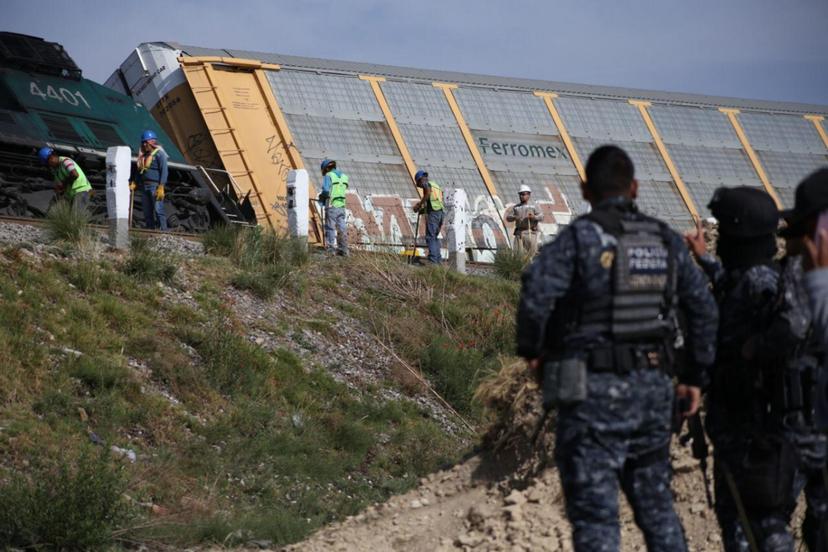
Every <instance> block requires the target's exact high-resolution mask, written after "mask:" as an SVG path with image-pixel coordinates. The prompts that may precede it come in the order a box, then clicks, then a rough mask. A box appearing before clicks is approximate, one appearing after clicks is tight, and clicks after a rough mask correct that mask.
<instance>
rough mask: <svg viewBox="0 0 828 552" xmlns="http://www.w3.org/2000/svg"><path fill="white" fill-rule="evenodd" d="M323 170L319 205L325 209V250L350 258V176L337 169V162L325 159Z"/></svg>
mask: <svg viewBox="0 0 828 552" xmlns="http://www.w3.org/2000/svg"><path fill="white" fill-rule="evenodd" d="M320 168H321V169H322V176H323V178H324V180H323V182H322V192H321V193H320V194H319V203H320V204H322V205H323V208H324V209H325V250H326V251H327V252H328V253H331V254H333V252H334V251H336V254H337V255H340V256H342V257H347V256H348V232H347V228H346V226H345V221H346V213H345V194H346V193H347V191H348V180H349V178H348V175H347V174H345V173H343V172H342V171H340V170H339V169H337V168H336V161H334V160H333V159H325V160H324V161H322V165H321V166H320Z"/></svg>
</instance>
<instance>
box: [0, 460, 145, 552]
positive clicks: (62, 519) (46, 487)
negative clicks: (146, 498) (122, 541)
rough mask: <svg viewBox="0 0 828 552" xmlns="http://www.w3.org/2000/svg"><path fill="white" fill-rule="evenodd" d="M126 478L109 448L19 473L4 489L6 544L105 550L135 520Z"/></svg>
mask: <svg viewBox="0 0 828 552" xmlns="http://www.w3.org/2000/svg"><path fill="white" fill-rule="evenodd" d="M125 488H126V484H125V481H124V477H123V475H122V473H121V471H120V470H119V469H118V468H115V467H113V466H112V465H111V464H110V462H109V455H108V454H107V451H106V449H103V450H102V451H101V452H100V454H97V455H95V454H92V453H91V452H90V451H89V450H88V449H84V451H83V453H82V454H80V455H79V456H78V457H77V458H76V459H74V461H71V460H70V461H67V460H62V461H61V462H60V464H59V465H57V466H56V467H55V466H37V467H36V468H35V469H34V470H33V473H30V474H29V477H26V476H24V475H21V474H13V475H12V476H11V478H10V479H9V481H8V482H7V483H5V484H3V485H2V486H0V542H2V543H3V544H4V545H6V546H12V547H21V548H39V549H53V550H87V549H94V548H102V547H104V546H106V545H108V544H110V543H111V542H112V540H113V536H112V531H113V529H114V528H116V527H118V526H119V525H121V524H122V523H124V522H125V521H126V520H127V519H128V518H129V513H130V512H129V509H128V507H127V505H126V504H125V503H124V501H123V498H122V493H123V492H124V490H125Z"/></svg>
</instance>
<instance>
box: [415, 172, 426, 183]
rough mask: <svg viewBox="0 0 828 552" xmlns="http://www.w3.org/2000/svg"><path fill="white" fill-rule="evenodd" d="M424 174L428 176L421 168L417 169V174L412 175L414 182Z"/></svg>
mask: <svg viewBox="0 0 828 552" xmlns="http://www.w3.org/2000/svg"><path fill="white" fill-rule="evenodd" d="M424 176H428V173H427V172H425V171H423V170H420V171H417V174H415V175H414V182H419V181H420V179H421V178H422V177H424Z"/></svg>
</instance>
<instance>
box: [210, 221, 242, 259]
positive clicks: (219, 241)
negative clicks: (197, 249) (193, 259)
mask: <svg viewBox="0 0 828 552" xmlns="http://www.w3.org/2000/svg"><path fill="white" fill-rule="evenodd" d="M239 231H240V228H239V227H238V226H233V225H225V224H222V225H219V226H215V227H213V228H211V229H210V230H208V231H207V232H206V233H205V234H204V235H203V236H202V238H201V243H202V244H203V245H204V251H206V252H207V253H209V254H211V255H220V256H222V257H229V256H231V255H232V254H233V251H235V249H236V240H237V239H238V237H239Z"/></svg>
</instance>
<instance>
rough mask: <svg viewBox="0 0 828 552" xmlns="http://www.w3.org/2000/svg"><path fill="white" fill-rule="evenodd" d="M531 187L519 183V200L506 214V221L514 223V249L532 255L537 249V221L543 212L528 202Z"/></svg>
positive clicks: (541, 217)
mask: <svg viewBox="0 0 828 552" xmlns="http://www.w3.org/2000/svg"><path fill="white" fill-rule="evenodd" d="M531 195H532V189H531V188H530V187H529V186H527V185H526V184H521V186H520V190H519V191H518V198H519V199H520V202H519V203H517V204H515V205H513V206H512V208H511V209H509V211H508V213H507V214H506V220H507V221H508V222H514V223H515V242H514V244H515V249H516V250H517V251H523V252H525V253H527V254H528V255H529V256H531V257H534V256H535V253H536V252H537V250H538V237H539V235H540V232H539V231H538V223H539V222H540V221H542V220H543V213H542V212H541V211H540V209H538V207H537V205H535V204H534V203H530V202H529V198H530V197H531Z"/></svg>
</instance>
